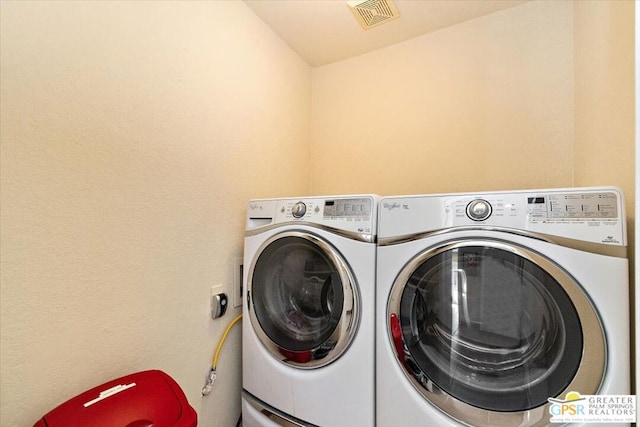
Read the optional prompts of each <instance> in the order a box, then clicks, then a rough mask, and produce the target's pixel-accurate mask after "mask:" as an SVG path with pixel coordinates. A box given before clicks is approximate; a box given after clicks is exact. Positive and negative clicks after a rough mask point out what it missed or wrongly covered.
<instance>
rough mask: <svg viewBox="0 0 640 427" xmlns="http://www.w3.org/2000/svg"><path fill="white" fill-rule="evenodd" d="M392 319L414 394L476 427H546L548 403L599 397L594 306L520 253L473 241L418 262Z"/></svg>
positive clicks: (600, 342) (600, 338)
mask: <svg viewBox="0 0 640 427" xmlns="http://www.w3.org/2000/svg"><path fill="white" fill-rule="evenodd" d="M388 316H389V317H388V333H389V337H390V344H391V345H392V347H393V348H394V350H395V352H396V356H397V358H398V363H399V364H400V366H401V367H402V369H403V371H404V372H405V373H406V375H407V377H408V378H409V380H410V381H411V382H412V383H413V385H414V386H415V388H416V389H417V390H418V391H419V392H420V393H421V394H422V395H423V396H424V397H425V398H426V399H427V400H429V401H430V402H431V403H432V404H434V405H435V406H437V407H438V408H440V409H441V410H442V411H443V412H445V413H447V414H448V415H450V416H452V417H453V418H455V419H458V420H460V421H462V422H465V423H468V424H471V425H478V426H482V425H524V424H523V422H524V420H529V421H531V419H532V417H533V418H535V417H538V418H540V417H542V418H544V419H539V420H538V423H540V424H545V423H546V422H548V418H549V414H547V413H546V412H547V411H544V410H542V408H544V405H545V404H547V402H548V401H547V399H548V398H549V397H558V396H561V395H564V394H563V393H566V392H567V391H569V390H576V391H579V392H580V393H583V394H595V393H596V392H597V390H598V388H599V387H600V384H601V382H602V379H603V376H604V369H605V339H604V333H603V331H602V326H601V324H600V321H599V319H598V316H597V314H596V312H595V309H594V308H593V306H592V304H591V303H590V301H589V299H588V298H587V297H586V296H585V294H584V292H583V291H582V289H581V287H580V286H579V285H578V284H577V283H575V281H574V280H573V279H572V278H571V277H570V276H569V275H568V274H567V273H566V272H565V271H564V270H562V269H560V268H559V267H558V266H556V265H555V264H554V263H552V262H550V261H548V260H547V259H545V258H544V257H542V256H540V255H539V254H537V253H535V252H533V251H530V250H528V249H526V248H524V247H521V246H517V245H513V244H507V243H504V242H500V241H493V240H490V239H482V240H473V239H467V240H459V241H449V242H446V243H443V244H441V245H440V246H438V247H435V248H430V249H428V250H426V251H424V252H422V253H420V254H418V255H417V256H416V257H415V258H414V259H413V260H412V261H410V262H409V263H408V264H407V265H406V266H405V267H404V269H403V271H402V272H401V273H400V274H399V275H398V276H397V279H396V281H395V283H394V285H393V288H392V291H391V295H390V299H389V305H388ZM536 408H537V409H536ZM534 412H535V414H534ZM525 424H527V423H526V422H525ZM533 424H536V423H533Z"/></svg>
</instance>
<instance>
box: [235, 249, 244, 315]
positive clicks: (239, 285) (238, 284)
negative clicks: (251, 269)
mask: <svg viewBox="0 0 640 427" xmlns="http://www.w3.org/2000/svg"><path fill="white" fill-rule="evenodd" d="M243 262H244V261H243V259H242V258H235V259H234V260H233V307H234V308H235V307H240V306H242V292H243V291H244V287H243V282H242V276H243V275H244V272H243V269H244V265H243Z"/></svg>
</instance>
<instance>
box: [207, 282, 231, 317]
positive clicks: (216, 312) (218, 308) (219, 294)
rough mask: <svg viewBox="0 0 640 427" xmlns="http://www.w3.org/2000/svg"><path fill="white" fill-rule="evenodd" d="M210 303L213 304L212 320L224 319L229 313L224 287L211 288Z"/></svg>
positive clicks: (211, 309)
mask: <svg viewBox="0 0 640 427" xmlns="http://www.w3.org/2000/svg"><path fill="white" fill-rule="evenodd" d="M209 301H210V304H211V307H210V311H211V318H213V319H217V318H218V317H222V316H223V315H224V313H225V311H227V306H228V304H229V301H228V298H227V295H226V293H225V288H224V285H214V286H212V287H211V297H210V298H209Z"/></svg>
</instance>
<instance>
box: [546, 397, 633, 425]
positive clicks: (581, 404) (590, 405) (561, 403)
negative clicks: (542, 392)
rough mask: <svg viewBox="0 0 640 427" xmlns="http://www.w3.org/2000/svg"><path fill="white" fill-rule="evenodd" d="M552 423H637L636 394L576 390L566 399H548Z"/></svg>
mask: <svg viewBox="0 0 640 427" xmlns="http://www.w3.org/2000/svg"><path fill="white" fill-rule="evenodd" d="M547 400H548V402H549V403H550V404H551V405H549V414H550V415H551V420H550V421H551V422H552V423H635V422H636V396H629V395H581V394H580V393H578V392H576V391H570V392H569V393H567V394H566V396H565V398H564V400H562V399H556V398H553V397H550V398H549V399H547Z"/></svg>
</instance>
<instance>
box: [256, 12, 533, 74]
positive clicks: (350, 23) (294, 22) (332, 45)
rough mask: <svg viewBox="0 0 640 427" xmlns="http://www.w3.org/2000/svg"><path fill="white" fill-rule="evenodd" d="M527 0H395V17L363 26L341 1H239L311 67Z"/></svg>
mask: <svg viewBox="0 0 640 427" xmlns="http://www.w3.org/2000/svg"><path fill="white" fill-rule="evenodd" d="M525 1H528V0H395V4H396V6H397V8H398V11H399V12H400V18H398V19H394V20H390V21H388V22H386V23H384V24H382V25H380V26H378V27H374V28H370V29H368V30H364V29H363V28H362V27H361V26H360V24H359V23H358V21H357V20H356V18H355V17H354V16H353V14H352V13H351V10H350V8H349V7H348V6H347V2H346V0H244V2H245V3H246V4H247V6H249V7H250V8H251V9H252V10H253V11H254V12H255V13H256V14H257V15H258V16H259V17H260V18H261V19H262V20H263V21H264V22H265V23H266V24H267V25H269V27H271V28H272V29H273V31H274V32H275V33H276V34H278V35H279V36H280V37H281V38H282V39H283V40H284V41H285V42H286V43H287V44H288V45H289V46H291V48H293V49H294V50H295V51H296V52H297V53H298V54H299V55H300V56H301V57H302V58H304V59H305V60H306V61H307V62H308V63H309V64H310V65H312V66H319V65H325V64H329V63H331V62H335V61H340V60H343V59H347V58H350V57H353V56H357V55H361V54H363V53H367V52H370V51H373V50H376V49H380V48H383V47H386V46H389V45H392V44H394V43H399V42H402V41H404V40H408V39H410V38H413V37H417V36H420V35H422V34H425V33H428V32H431V31H436V30H438V29H441V28H444V27H448V26H451V25H455V24H458V23H460V22H464V21H467V20H470V19H473V18H477V17H480V16H483V15H488V14H490V13H493V12H497V11H499V10H502V9H506V8H509V7H513V6H516V5H519V4H522V3H524V2H525Z"/></svg>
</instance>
